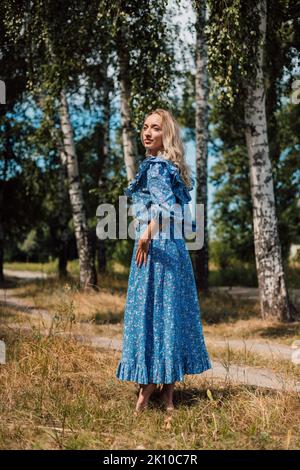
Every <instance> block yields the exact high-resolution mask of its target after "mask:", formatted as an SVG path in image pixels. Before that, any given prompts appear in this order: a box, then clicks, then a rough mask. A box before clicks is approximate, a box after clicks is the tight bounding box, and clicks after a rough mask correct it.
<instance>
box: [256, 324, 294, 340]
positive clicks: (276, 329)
mask: <svg viewBox="0 0 300 470" xmlns="http://www.w3.org/2000/svg"><path fill="white" fill-rule="evenodd" d="M253 333H254V334H255V333H256V334H258V335H260V336H261V337H262V338H280V339H283V338H290V337H294V336H296V335H298V336H299V337H300V322H296V323H292V324H286V323H285V324H284V325H278V326H270V327H264V328H257V329H255V330H253Z"/></svg>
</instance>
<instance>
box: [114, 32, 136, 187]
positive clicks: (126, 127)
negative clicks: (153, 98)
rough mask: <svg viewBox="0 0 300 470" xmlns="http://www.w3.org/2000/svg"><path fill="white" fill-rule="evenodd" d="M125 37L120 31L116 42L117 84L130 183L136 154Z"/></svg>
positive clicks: (125, 160) (133, 173)
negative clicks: (117, 60)
mask: <svg viewBox="0 0 300 470" xmlns="http://www.w3.org/2000/svg"><path fill="white" fill-rule="evenodd" d="M124 40H125V36H124V34H123V33H122V31H121V32H120V33H119V37H118V40H117V49H118V59H119V84H120V95H121V123H122V141H123V148H124V162H125V168H126V174H127V179H128V181H131V180H132V179H133V178H134V177H135V174H136V165H135V159H136V154H137V149H136V142H135V138H134V132H133V129H132V125H131V113H130V106H129V102H130V83H129V80H128V67H129V61H128V54H127V51H126V49H125V45H124Z"/></svg>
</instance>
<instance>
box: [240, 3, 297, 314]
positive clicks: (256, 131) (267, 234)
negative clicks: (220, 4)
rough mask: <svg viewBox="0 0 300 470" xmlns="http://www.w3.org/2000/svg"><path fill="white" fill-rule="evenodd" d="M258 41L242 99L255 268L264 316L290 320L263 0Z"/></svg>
mask: <svg viewBox="0 0 300 470" xmlns="http://www.w3.org/2000/svg"><path fill="white" fill-rule="evenodd" d="M259 8H260V31H261V35H262V41H261V45H260V47H259V51H258V66H257V72H256V75H257V77H256V78H257V80H256V84H255V83H253V84H248V86H247V89H246V92H247V98H246V100H245V107H244V111H245V125H246V142H247V149H248V158H249V166H250V185H251V197H252V205H253V229H254V246H255V259H256V269H257V275H258V285H259V293H260V305H261V313H262V317H263V318H264V319H266V318H269V317H271V318H277V319H279V320H281V321H292V320H293V319H295V317H296V314H297V312H296V310H295V308H294V306H293V305H291V304H290V302H289V298H288V292H287V288H286V283H285V275H284V271H283V263H282V256H281V246H280V241H279V235H278V224H277V217H276V209H275V198H274V186H273V175H272V167H271V161H270V158H269V144H268V136H267V121H266V108H265V88H264V76H263V52H264V45H265V37H266V23H267V12H266V0H260V2H259Z"/></svg>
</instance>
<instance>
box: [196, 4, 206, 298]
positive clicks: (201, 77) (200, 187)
mask: <svg viewBox="0 0 300 470" xmlns="http://www.w3.org/2000/svg"><path fill="white" fill-rule="evenodd" d="M196 9H197V12H196V13H197V17H196V77H195V88H196V122H195V127H196V168H197V195H196V201H197V204H203V205H204V221H203V223H204V246H203V248H202V249H201V250H198V251H196V253H195V268H196V280H197V285H198V287H199V288H200V289H201V290H203V291H207V290H208V230H207V143H208V104H207V98H208V77H207V66H206V64H207V46H206V38H205V33H204V28H205V23H206V2H205V1H202V2H200V3H199V4H197V6H196Z"/></svg>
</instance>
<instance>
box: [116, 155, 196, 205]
mask: <svg viewBox="0 0 300 470" xmlns="http://www.w3.org/2000/svg"><path fill="white" fill-rule="evenodd" d="M157 175H161V177H162V178H166V177H168V180H169V182H170V184H171V186H172V189H173V191H174V193H175V194H176V196H177V197H178V198H179V199H180V200H181V201H182V202H184V203H187V202H189V201H190V200H191V196H190V194H189V190H188V188H187V187H186V185H185V184H184V182H183V180H182V178H181V176H180V171H179V168H178V167H177V166H176V165H175V164H174V163H173V162H171V161H170V160H167V159H165V158H164V157H160V156H152V155H151V156H150V157H146V158H144V160H143V161H142V162H141V163H140V165H139V169H138V171H137V174H136V176H135V178H134V179H133V180H132V182H131V183H130V184H129V186H128V187H127V188H126V189H125V192H124V194H125V195H127V196H132V194H133V193H134V192H135V191H137V189H138V188H139V187H140V186H142V183H143V181H144V182H146V180H147V177H148V178H149V177H151V176H157Z"/></svg>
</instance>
